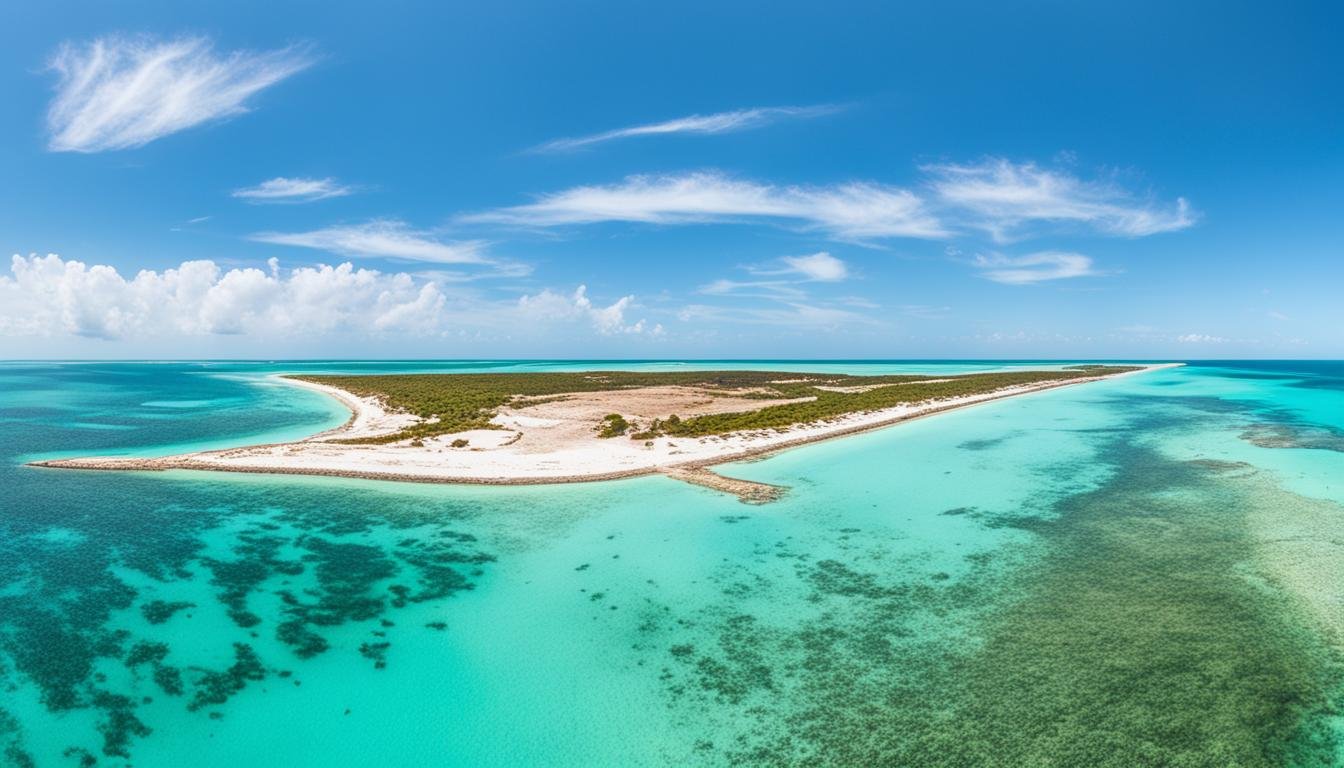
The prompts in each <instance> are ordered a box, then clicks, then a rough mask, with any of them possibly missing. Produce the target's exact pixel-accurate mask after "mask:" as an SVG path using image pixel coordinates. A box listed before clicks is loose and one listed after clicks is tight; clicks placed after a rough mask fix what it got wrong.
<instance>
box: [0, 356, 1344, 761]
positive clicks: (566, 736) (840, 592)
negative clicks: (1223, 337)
mask: <svg viewBox="0 0 1344 768" xmlns="http://www.w3.org/2000/svg"><path fill="white" fill-rule="evenodd" d="M677 365H687V364H678V363H666V362H651V363H646V364H641V367H647V368H650V369H667V368H671V367H674V366H677ZM700 365H703V364H700ZM1005 365H1006V364H1002V363H976V362H968V363H955V364H938V363H930V362H916V363H882V362H874V363H858V364H856V363H844V364H842V363H784V362H773V363H759V364H746V363H732V364H728V363H716V364H714V365H713V366H712V367H757V368H776V369H795V370H840V371H845V372H853V373H862V372H891V371H920V372H925V371H927V372H934V373H937V372H940V371H946V372H963V371H968V370H984V369H990V368H999V367H1004V366H1005ZM1007 365H1011V364H1007ZM582 367H608V368H614V367H631V366H630V365H629V364H617V363H605V364H603V363H590V364H574V363H566V364H556V363H539V362H504V363H485V362H482V363H472V362H468V363H452V364H426V363H378V364H371V363H348V362H341V363H305V364H243V363H201V364H178V363H163V364H110V363H98V364H87V363H86V364H38V363H32V364H27V363H6V364H0V451H3V453H4V457H3V463H0V488H4V496H3V501H0V509H3V515H0V682H3V685H4V686H5V690H6V695H5V696H4V698H3V699H2V700H0V754H3V762H6V763H7V764H14V765H24V764H35V765H41V766H45V765H79V764H81V762H87V761H90V760H96V761H97V764H99V765H129V764H134V765H136V766H181V765H205V766H211V765H219V766H225V765H239V764H256V763H258V762H265V763H284V762H288V763H289V764H293V765H369V764H382V765H418V764H425V763H431V764H436V765H470V766H488V765H535V764H546V765H687V764H697V765H699V764H704V765H794V764H804V763H806V764H835V765H855V764H874V763H885V764H893V765H1045V764H1050V765H1079V766H1082V765H1088V766H1095V765H1115V766H1132V765H1189V766H1201V765H1207V766H1225V765H1302V766H1325V765H1339V764H1342V763H1344V749H1342V748H1341V746H1340V745H1341V742H1342V741H1344V732H1342V731H1341V725H1340V719H1339V716H1338V714H1337V713H1339V712H1340V711H1341V709H1340V707H1341V704H1344V700H1341V692H1342V691H1344V687H1342V683H1344V667H1341V659H1342V658H1344V656H1341V649H1342V648H1344V582H1341V580H1340V578H1339V575H1340V574H1341V573H1344V364H1339V363H1236V364H1231V363H1228V364H1200V365H1191V366H1187V367H1185V368H1180V369H1174V370H1168V371H1161V372H1156V373H1151V374H1145V375H1142V376H1133V377H1127V378H1124V379H1120V380H1115V381H1109V382H1102V383H1097V384H1089V385H1086V386H1083V387H1073V388H1067V389H1063V390H1056V391H1050V392H1045V393H1040V394H1035V395H1031V396H1028V397H1022V398H1016V399H1012V400H1007V401H1000V402H995V403H990V404H985V405H982V406H978V407H976V408H971V409H966V410H962V411H957V412H952V413H948V414H944V415H940V416H938V417H936V418H930V419H925V420H921V421H916V422H911V423H908V424H904V425H900V426H898V427H895V428H891V429H887V430H882V431H878V432H872V433H867V434H863V435H858V436H854V437H849V438H845V439H842V440H834V441H829V442H825V443H818V444H815V445H812V446H807V447H804V448H800V449H796V450H792V451H789V452H786V453H783V454H780V455H777V456H774V457H771V458H769V459H766V460H762V461H755V462H748V463H741V464H735V465H728V466H725V467H723V468H721V470H722V471H723V472H724V473H725V474H731V475H735V476H740V477H744V478H748V479H753V480H761V481H766V482H772V483H780V484H784V485H787V486H789V487H790V488H791V490H790V492H789V493H788V495H787V496H786V497H785V498H784V499H783V500H782V501H779V502H776V503H774V504H770V505H766V506H762V507H751V506H746V505H742V504H739V503H738V502H737V501H736V500H734V499H732V498H730V497H727V496H724V495H721V494H717V493H715V492H713V491H709V490H706V489H703V488H698V487H693V486H689V485H685V484H682V483H679V482H676V481H673V480H669V479H666V478H661V477H650V478H639V479H633V480H626V481H620V482H612V483H600V484H586V485H571V486H555V487H518V488H456V487H442V486H416V485H400V484H391V483H377V482H365V481H354V480H332V479H325V478H323V479H318V478H301V477H281V476H247V475H232V474H219V475H214V474H202V473H187V472H169V473H144V474H130V473H125V474H123V473H108V472H96V473H93V472H91V473H83V472H73V471H67V470H44V469H37V468H30V467H24V466H21V465H22V463H23V462H24V461H29V460H33V459H36V458H48V457H53V456H63V455H76V454H109V453H133V454H143V455H161V454H167V453H175V452H180V451H183V450H191V449H197V448H201V447H220V446H225V445H232V444H241V443H248V442H258V441H273V440H284V439H289V438H292V437H295V436H299V435H303V434H309V433H312V432H316V431H320V430H322V429H326V428H330V427H332V426H335V425H337V424H339V423H341V421H343V420H344V418H345V417H346V413H345V412H344V411H343V410H342V409H341V408H340V406H338V405H336V404H334V403H333V402H331V401H330V400H328V399H326V398H324V397H322V396H320V395H317V394H314V393H311V392H308V391H304V390H298V389H295V388H291V387H286V386H284V385H278V384H275V383H274V382H270V381H268V380H267V378H266V377H267V375H269V374H271V373H275V372H279V371H291V370H292V371H299V370H302V371H310V372H311V371H327V370H330V371H353V372H375V371H391V370H397V371H404V370H412V371H414V370H440V369H443V370H547V369H574V368H582ZM704 367H710V366H704Z"/></svg>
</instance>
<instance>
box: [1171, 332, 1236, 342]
mask: <svg viewBox="0 0 1344 768" xmlns="http://www.w3.org/2000/svg"><path fill="white" fill-rule="evenodd" d="M1176 340H1177V341H1179V342H1181V343H1182V344H1225V343H1227V341H1228V339H1225V338H1223V337H1222V336H1210V335H1208V334H1207V333H1187V334H1184V335H1181V336H1177V337H1176Z"/></svg>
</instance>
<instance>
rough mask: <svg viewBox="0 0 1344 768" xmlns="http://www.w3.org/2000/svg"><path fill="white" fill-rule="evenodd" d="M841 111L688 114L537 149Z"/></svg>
mask: <svg viewBox="0 0 1344 768" xmlns="http://www.w3.org/2000/svg"><path fill="white" fill-rule="evenodd" d="M838 110H839V107H836V106H833V105H828V104H821V105H816V106H811V107H755V108H752V109H736V110H732V111H730V112H715V113H714V114H710V115H688V116H686V117H678V118H675V119H672V120H665V121H663V122H661V123H648V124H645V125H635V126H630V127H628V128H617V129H615V130H611V131H603V132H602V133H594V134H591V135H588V136H580V137H577V138H568V139H556V140H554V141H548V142H546V143H545V144H542V145H541V146H539V147H536V148H535V150H534V151H537V152H566V151H571V150H575V149H581V148H584V147H589V146H592V145H594V144H601V143H603V142H608V141H615V140H617V139H629V138H634V137H637V136H659V135H666V134H673V133H691V134H715V133H734V132H736V131H745V130H748V129H751V128H760V127H762V126H765V125H769V124H770V123H774V122H777V121H779V120H786V119H802V118H810V117H819V116H821V115H828V114H831V113H834V112H836V111H838Z"/></svg>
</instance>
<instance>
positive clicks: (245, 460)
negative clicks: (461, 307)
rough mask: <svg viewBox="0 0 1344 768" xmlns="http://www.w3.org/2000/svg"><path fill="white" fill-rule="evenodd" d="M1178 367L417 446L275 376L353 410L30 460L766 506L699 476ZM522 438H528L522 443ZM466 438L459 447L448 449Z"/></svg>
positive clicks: (392, 422) (359, 405)
mask: <svg viewBox="0 0 1344 768" xmlns="http://www.w3.org/2000/svg"><path fill="white" fill-rule="evenodd" d="M1173 365H1179V364H1164V365H1151V366H1145V367H1144V368H1143V369H1141V370H1138V371H1132V372H1129V373H1122V374H1113V375H1110V376H1101V377H1097V376H1079V377H1078V378H1076V379H1067V380H1063V381H1054V382H1048V383H1039V384H1029V385H1023V386H1018V387H1010V388H1005V389H1001V390H996V391H994V392H989V393H984V394H978V395H970V396H965V397H959V398H948V399H945V400H935V401H928V402H924V403H918V404H907V405H901V406H897V407H894V408H888V409H883V410H878V411H872V412H868V413H854V414H847V415H845V416H843V417H840V418H836V419H833V420H830V421H828V422H822V423H815V424H807V425H798V426H794V427H792V428H789V429H787V430H761V431H757V432H750V433H737V434H731V435H724V436H716V437H702V438H676V437H658V438H656V439H654V440H651V441H645V442H640V441H635V440H630V439H627V438H623V437H622V438H612V439H606V440H603V439H598V438H596V437H594V436H592V435H591V434H589V433H590V432H591V430H589V429H587V428H586V427H584V428H583V429H582V430H579V431H576V430H575V425H574V424H573V423H569V422H563V423H562V420H558V419H546V418H539V417H537V416H534V415H530V414H532V413H533V412H534V410H527V409H519V410H518V411H514V410H510V409H501V412H500V414H499V415H498V416H497V417H496V418H495V419H494V422H495V423H496V424H497V425H498V427H499V428H498V429H492V430H472V431H469V432H463V433H458V434H453V435H444V436H441V437H437V438H432V439H427V440H425V441H423V444H420V445H412V444H411V443H410V442H408V441H403V442H401V443H386V444H371V445H370V444H348V443H340V442H333V441H339V440H348V439H352V438H361V437H371V436H377V435H385V434H391V433H395V432H398V431H400V430H401V429H403V428H405V427H406V426H407V425H409V424H412V423H415V422H416V420H417V419H416V417H414V416H410V415H408V414H403V413H395V412H390V411H388V410H387V409H386V408H385V407H384V405H383V404H382V403H380V402H378V401H376V400H375V399H373V398H367V397H358V396H356V395H354V394H352V393H350V392H347V391H345V390H341V389H337V388H335V387H331V386H327V385H323V384H316V383H313V382H306V381H300V380H297V379H289V378H283V377H276V378H278V379H280V380H281V381H283V382H285V383H286V384H288V385H291V386H299V387H303V388H305V389H309V390H313V391H317V392H321V393H323V394H325V395H328V396H330V397H333V398H335V399H336V400H338V401H339V402H341V403H342V404H344V405H345V406H346V407H347V408H349V409H350V410H351V416H350V418H349V419H348V420H347V421H346V422H345V424H343V425H342V426H340V427H337V428H335V429H331V430H327V431H325V432H322V433H319V434H317V435H313V436H311V437H308V438H305V439H303V440H299V441H296V442H289V443H275V444H268V445H253V446H243V447H239V448H229V449H224V450H215V451H199V452H194V453H187V454H181V455H177V456H164V457H158V458H135V457H96V456H94V457H86V458H72V459H59V460H51V461H38V462H33V465H34V466H41V467H56V468H61V469H89V470H122V471H125V470H130V471H162V470H169V469H189V470H205V471H213V472H245V473H261V474H293V475H315V476H322V477H346V478H359V479H370V480H390V481H399V482H417V483H449V484H469V485H536V484H549V483H576V482H595V481H602V480H616V479H621V478H627V477H636V476H640V475H648V474H653V473H663V474H665V475H668V476H670V477H675V478H677V479H681V480H685V481H687V482H692V483H695V484H697V485H703V486H706V487H711V488H715V489H716V490H721V491H725V492H728V493H732V494H734V495H737V496H738V497H739V498H741V499H742V500H744V501H750V502H756V503H759V502H764V501H769V500H771V499H773V498H776V497H777V496H778V495H779V493H781V492H782V490H783V489H780V488H777V487H775V486H769V485H765V484H761V483H752V482H750V481H743V480H736V479H734V478H724V477H722V476H720V475H717V474H715V473H713V472H710V471H709V469H708V468H709V467H710V466H712V465H716V464H723V463H728V462H735V461H742V460H744V459H749V458H755V457H761V456H764V455H767V454H770V453H774V452H776V451H781V450H786V449H789V448H794V447H797V446H800V445H805V444H809V443H814V442H818V441H821V440H829V439H834V438H837V437H844V436H847V435H853V434H856V433H860V432H867V431H870V430H874V429H881V428H884V427H889V426H892V425H894V424H899V423H901V422H905V421H910V420H913V419H917V418H923V417H927V416H932V415H935V414H939V413H946V412H948V411H952V410H957V409H961V408H967V407H970V406H974V405H979V404H981V403H986V402H992V401H994V400H1002V399H1004V398H1008V397H1017V396H1021V395H1026V394H1032V393H1035V392H1041V391H1045V390H1050V389H1058V388H1061V387H1067V386H1076V385H1079V384H1086V383H1089V382H1093V381H1101V380H1105V379H1108V378H1117V377H1119V376H1127V375H1135V374H1138V373H1145V372H1148V371H1152V370H1157V369H1160V368H1168V367H1172V366H1173ZM524 437H528V439H527V440H523V439H522V438H524ZM456 439H465V440H467V441H468V445H469V447H453V445H452V441H453V440H456Z"/></svg>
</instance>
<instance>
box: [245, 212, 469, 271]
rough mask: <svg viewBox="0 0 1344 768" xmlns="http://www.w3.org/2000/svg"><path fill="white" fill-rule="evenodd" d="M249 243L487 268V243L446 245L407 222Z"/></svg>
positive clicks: (270, 235) (259, 237)
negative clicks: (483, 265)
mask: <svg viewBox="0 0 1344 768" xmlns="http://www.w3.org/2000/svg"><path fill="white" fill-rule="evenodd" d="M248 239H249V240H254V241H256V242H259V243H274V244H276V245H292V246H295V247H299V248H313V249H316V250H320V251H327V252H329V253H335V254H340V255H342V256H348V257H354V258H388V259H404V260H406V261H425V262H434V263H438V264H487V263H489V260H487V259H486V258H485V256H484V251H485V242H484V241H481V240H468V241H462V242H445V241H442V240H439V239H438V238H437V237H435V236H434V235H433V233H430V232H426V231H424V230H418V229H414V228H412V227H411V226H409V225H408V224H406V223H405V222H403V221H398V220H395V219H376V220H374V221H369V222H365V223H363V224H343V225H337V226H332V227H326V228H323V229H315V230H311V231H308V232H258V233H256V234H254V235H251V236H249V238H248Z"/></svg>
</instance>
